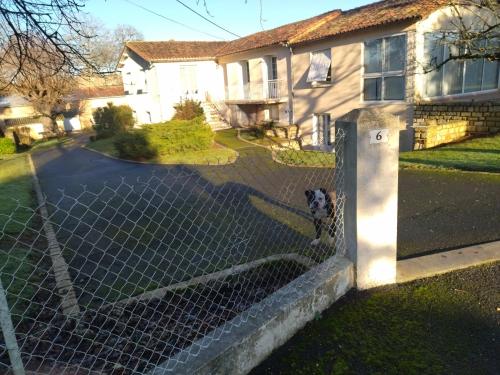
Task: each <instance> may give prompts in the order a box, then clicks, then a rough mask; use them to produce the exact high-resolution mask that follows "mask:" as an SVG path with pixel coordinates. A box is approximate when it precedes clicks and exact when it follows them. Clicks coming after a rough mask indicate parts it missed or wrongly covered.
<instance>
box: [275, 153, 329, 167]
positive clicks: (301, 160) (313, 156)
mask: <svg viewBox="0 0 500 375" xmlns="http://www.w3.org/2000/svg"><path fill="white" fill-rule="evenodd" d="M275 158H276V160H277V161H280V162H282V163H284V164H288V165H299V166H303V167H335V154H334V153H330V152H321V151H303V150H279V151H276V154H275Z"/></svg>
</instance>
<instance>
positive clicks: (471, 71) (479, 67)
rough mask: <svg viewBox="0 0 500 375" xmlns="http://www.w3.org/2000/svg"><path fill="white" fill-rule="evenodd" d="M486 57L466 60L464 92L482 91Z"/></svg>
mask: <svg viewBox="0 0 500 375" xmlns="http://www.w3.org/2000/svg"><path fill="white" fill-rule="evenodd" d="M483 62H484V59H477V60H468V61H466V62H465V78H464V92H474V91H481V81H482V77H483Z"/></svg>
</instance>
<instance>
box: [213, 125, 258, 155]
mask: <svg viewBox="0 0 500 375" xmlns="http://www.w3.org/2000/svg"><path fill="white" fill-rule="evenodd" d="M215 142H217V143H220V144H221V145H224V146H226V147H229V148H232V149H233V150H238V149H240V148H248V147H252V145H250V144H248V143H247V142H243V141H242V140H240V139H238V130H237V129H227V130H220V131H218V132H215Z"/></svg>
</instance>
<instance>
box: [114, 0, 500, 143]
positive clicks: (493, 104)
mask: <svg viewBox="0 0 500 375" xmlns="http://www.w3.org/2000/svg"><path fill="white" fill-rule="evenodd" d="M448 4H449V2H448V1H447V0H384V1H379V2H376V3H373V4H369V5H366V6H362V7H358V8H355V9H351V10H347V11H341V10H332V11H330V12H327V13H324V14H321V15H318V16H316V17H312V18H310V19H307V20H303V21H299V22H294V23H291V24H287V25H284V26H281V27H278V28H275V29H272V30H267V31H262V32H259V33H255V34H252V35H249V36H245V37H243V38H239V39H236V40H233V41H230V42H227V43H221V42H217V43H218V44H215V45H213V49H211V47H210V48H208V46H209V44H204V43H210V42H204V43H203V42H172V41H171V42H129V43H127V45H126V48H125V52H124V55H123V56H122V63H121V64H122V65H121V66H122V74H123V77H124V81H125V82H126V85H127V82H128V81H126V79H127V78H126V77H127V76H130V77H132V78H133V77H140V78H138V79H136V78H134V79H131V80H130V87H131V90H130V91H129V94H130V95H131V99H132V100H131V102H134V101H135V100H136V97H137V98H138V97H140V96H141V95H144V93H143V88H142V86H141V88H138V87H136V86H134V85H136V82H139V81H140V82H142V80H143V79H144V80H145V81H147V82H148V85H149V86H151V89H149V88H148V89H147V90H146V91H151V92H150V93H149V92H148V95H150V98H149V99H148V100H147V101H146V102H144V103H147V104H144V103H141V104H140V105H135V104H132V106H133V107H134V106H135V108H138V109H137V110H138V111H141V112H142V113H143V114H142V115H141V116H143V117H142V119H143V122H151V121H157V120H158V119H160V120H162V121H163V120H166V119H169V118H170V117H171V115H172V113H173V112H172V111H173V108H172V103H175V102H178V101H179V100H181V98H183V97H193V96H194V97H195V98H196V99H198V100H201V101H203V102H205V106H207V105H208V104H209V105H211V106H212V107H213V108H216V109H217V112H218V113H219V114H220V115H221V116H223V117H224V118H225V120H226V121H227V122H228V123H229V124H231V125H232V126H250V125H253V124H259V123H263V122H266V121H272V123H273V124H274V126H277V127H281V128H287V129H288V130H289V131H287V132H286V133H285V134H288V135H289V136H290V135H291V136H292V137H298V138H300V140H301V141H302V144H304V145H310V146H312V147H314V148H319V149H324V150H330V149H331V148H332V140H333V136H334V135H333V132H332V126H333V124H334V121H335V120H336V119H337V118H339V117H340V116H342V115H343V114H345V113H347V112H349V111H351V110H352V109H355V108H361V107H375V108H381V109H383V110H385V111H387V112H390V113H392V114H394V115H395V116H397V117H398V118H399V119H400V121H401V123H402V124H404V125H405V127H404V130H403V131H402V132H401V135H400V136H401V139H400V145H401V146H400V147H401V150H410V149H413V148H425V147H432V146H434V145H437V144H440V143H443V142H449V141H453V140H455V139H458V138H460V137H463V136H465V135H468V134H471V133H495V132H498V130H499V128H500V106H499V105H498V103H499V101H500V90H499V69H500V62H499V61H487V60H485V59H478V60H469V61H465V62H464V61H451V62H448V63H446V64H445V65H444V67H442V68H441V69H439V70H437V71H436V70H435V71H432V72H430V73H426V72H425V71H424V66H425V65H427V64H428V62H429V61H431V60H433V61H438V62H439V61H443V59H444V58H446V56H447V54H448V53H449V51H448V48H449V47H447V46H445V45H443V44H442V43H440V42H439V39H438V38H436V36H438V35H442V33H443V31H449V32H453V31H456V30H455V29H456V26H454V25H455V24H456V22H457V17H456V15H455V14H454V13H453V11H452V8H451V7H450V6H449V5H448ZM461 15H462V19H461V20H460V21H461V22H465V23H466V24H474V23H475V22H476V23H477V22H478V18H477V17H478V16H477V12H476V13H473V12H470V11H467V9H463V12H462V13H461ZM482 17H498V14H496V15H491V14H483V15H482ZM197 43H198V48H200V51H198V53H196V48H195V46H196V45H197ZM199 43H202V44H199ZM213 43H216V42H213ZM202 46H204V47H202ZM140 47H142V50H141V48H140ZM206 48H208V49H209V50H210V51H206ZM203 55H204V56H203ZM208 55H210V56H208ZM195 56H196V57H195ZM209 57H210V58H209ZM203 59H205V60H203ZM167 61H168V62H167ZM188 62H190V63H191V64H193V65H196V64H200V65H196V68H195V67H192V68H190V70H188V71H186V69H185V68H182V69H181V67H182V66H185V65H186V64H187V63H188ZM202 63H203V64H205V63H206V64H208V66H209V69H207V70H204V71H203V70H202V69H201V67H200V66H201V64H202ZM155 66H157V67H156V68H155ZM160 66H161V68H160ZM163 66H164V67H163ZM167 66H168V67H167ZM154 70H156V71H157V73H153V71H154ZM141 84H142V83H141ZM126 87H128V86H126ZM141 90H142V91H141ZM193 92H195V93H196V94H197V95H193V94H192V93H193ZM140 93H142V94H140ZM132 97H133V98H132ZM207 103H208V104H207ZM148 105H150V106H153V107H157V108H158V109H155V110H153V109H151V110H148V109H147V108H146V107H147V106H148ZM145 111H146V112H147V111H149V112H148V113H149V114H148V115H147V116H146V115H144V112H145Z"/></svg>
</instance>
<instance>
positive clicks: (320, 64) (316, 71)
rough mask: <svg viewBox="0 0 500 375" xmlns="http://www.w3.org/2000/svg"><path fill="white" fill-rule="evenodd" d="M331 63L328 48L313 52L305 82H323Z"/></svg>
mask: <svg viewBox="0 0 500 375" xmlns="http://www.w3.org/2000/svg"><path fill="white" fill-rule="evenodd" d="M331 63H332V54H331V51H330V50H329V49H325V50H323V51H316V52H313V54H312V57H311V66H310V67H309V73H308V75H307V82H323V81H326V77H328V70H329V69H330V64H331Z"/></svg>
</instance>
